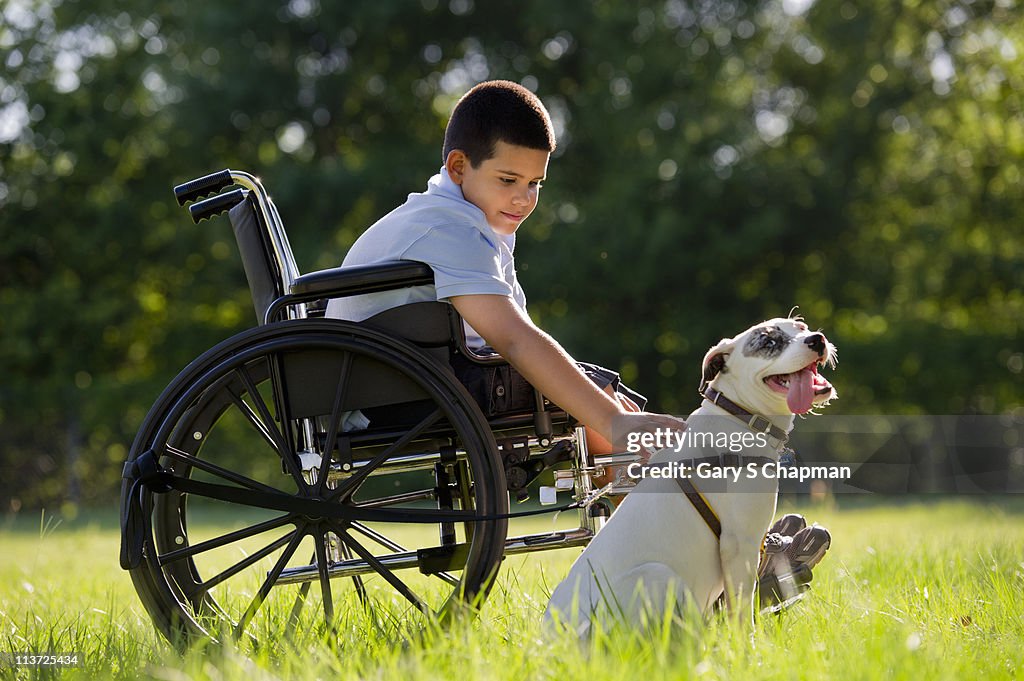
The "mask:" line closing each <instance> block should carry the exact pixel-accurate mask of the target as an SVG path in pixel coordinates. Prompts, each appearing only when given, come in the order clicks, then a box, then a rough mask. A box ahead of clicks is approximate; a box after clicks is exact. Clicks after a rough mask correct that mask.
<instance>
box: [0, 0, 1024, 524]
mask: <svg viewBox="0 0 1024 681" xmlns="http://www.w3.org/2000/svg"><path fill="white" fill-rule="evenodd" d="M1021 19H1022V15H1021V12H1020V10H1019V9H1018V8H1017V6H1016V3H1015V2H1014V1H1012V0H997V1H995V2H972V1H968V0H940V1H936V2H920V3H918V2H905V3H893V2H889V1H883V0H865V1H864V2H813V0H803V1H797V0H788V1H782V2H779V1H777V0H771V1H767V0H766V1H763V2H729V1H726V0H714V1H712V0H696V1H683V0H668V1H658V2H654V1H647V0H641V1H639V2H630V3H623V2H615V1H613V0H592V1H589V2H574V3H550V2H526V3H484V2H473V1H472V0H451V1H450V2H440V1H437V0H423V1H422V2H419V3H417V2H397V1H375V2H369V1H367V2H346V3H321V2H318V1H317V0H293V1H291V2H266V3H250V4H248V5H246V4H238V3H235V6H234V7H232V8H228V7H226V6H224V4H223V3H193V2H185V1H184V0H176V1H158V2H138V1H136V0H121V1H118V2H113V1H112V0H87V1H83V2H71V1H67V2H63V3H59V2H58V3H54V2H37V1H35V0H7V1H6V2H5V3H4V4H3V8H2V10H0V62H2V63H3V70H2V72H0V236H2V238H0V358H2V359H3V365H2V371H3V374H2V378H0V508H2V509H5V510H6V509H10V510H17V509H19V508H22V507H31V506H33V505H38V504H41V503H49V504H53V503H57V502H61V501H68V502H71V503H81V502H87V503H88V502H95V501H98V500H104V499H109V498H111V494H112V493H113V490H114V489H115V488H116V486H117V484H118V479H119V471H120V463H121V462H122V461H123V459H124V456H125V454H126V451H127V447H128V446H129V444H130V441H131V438H132V436H133V434H134V431H135V429H136V428H137V426H138V424H139V422H140V421H141V419H142V418H143V416H144V414H145V412H146V410H147V409H148V407H149V405H150V404H151V403H152V402H153V401H154V400H155V399H156V397H157V396H158V395H159V393H160V391H161V390H162V388H163V386H164V385H166V384H167V382H168V381H169V380H170V379H171V378H172V377H173V376H174V375H175V374H176V373H177V372H178V371H179V370H180V369H181V368H182V367H184V366H185V365H186V364H187V363H188V362H189V361H190V360H191V359H192V358H194V357H195V356H196V355H198V354H199V353H201V352H202V351H203V350H205V349H206V348H208V347H210V346H212V345H213V344H214V343H216V342H217V341H219V340H222V339H224V338H227V337H228V336H230V335H232V334H233V333H235V332H237V331H239V330H241V329H244V328H246V327H248V326H251V325H253V324H254V323H255V317H254V315H253V309H252V305H251V302H250V299H249V295H248V291H247V289H246V285H245V278H244V275H243V273H242V269H241V265H240V261H239V258H238V255H237V252H236V247H235V244H234V241H233V238H232V235H231V230H230V228H229V227H228V225H227V224H226V222H225V221H223V220H221V221H213V222H204V223H203V224H201V225H199V226H194V225H192V223H191V221H190V220H189V219H188V217H187V215H186V214H185V213H184V212H183V211H181V210H180V209H178V208H177V207H176V205H175V204H174V201H173V197H172V195H171V193H170V188H171V186H172V185H174V184H176V183H178V182H182V181H184V180H187V179H190V178H192V177H195V176H198V175H202V174H205V173H207V172H210V171H214V170H218V169H220V168H225V167H230V168H235V169H243V170H249V171H250V172H253V173H255V174H258V175H259V176H261V177H262V179H263V180H264V182H265V184H266V185H267V187H268V188H269V189H270V191H271V192H272V193H273V195H274V198H275V201H276V202H277V204H278V207H279V209H280V212H281V214H282V216H283V217H284V220H285V223H286V225H287V226H288V231H289V235H290V240H291V243H292V245H293V247H294V248H295V250H296V254H297V258H298V261H299V265H300V267H301V268H302V270H303V271H312V270H315V269H320V268H326V267H331V266H335V265H337V264H338V263H340V262H341V260H342V258H343V257H344V254H345V252H346V249H347V248H348V246H349V245H350V244H351V243H352V242H353V241H354V240H355V238H356V237H357V236H358V235H359V233H360V232H361V231H362V230H363V229H365V228H366V227H367V226H369V225H370V224H371V223H372V222H373V221H374V220H376V219H377V218H379V217H380V216H382V215H383V214H385V213H386V212H387V211H389V210H390V209H392V208H393V207H395V206H396V205H398V204H399V203H401V202H402V201H403V200H404V197H405V196H406V195H407V194H408V193H410V192H414V191H421V190H422V189H423V188H424V187H425V184H426V181H427V179H428V178H429V177H430V175H432V174H433V173H434V172H436V171H437V169H438V168H439V167H440V164H441V140H442V135H443V130H444V124H445V121H446V117H447V114H448V112H449V111H450V108H451V106H452V105H453V104H454V102H455V101H456V99H457V98H458V97H459V96H460V95H461V94H462V93H463V92H464V91H465V90H466V89H467V88H468V87H470V86H471V85H473V84H475V83H476V82H478V81H481V80H485V79H489V78H507V79H511V80H515V81H518V82H520V83H523V84H524V85H526V86H527V87H529V88H530V89H532V90H534V91H536V92H537V94H538V95H540V97H541V98H542V99H543V101H544V102H545V103H546V104H547V106H548V108H549V109H550V111H551V114H552V118H553V120H554V123H555V126H556V131H557V135H558V140H559V147H558V150H557V152H556V154H555V158H554V159H553V160H552V163H551V165H550V168H549V178H548V182H547V183H546V185H545V188H544V190H543V193H542V198H541V206H540V208H539V209H538V210H537V212H536V213H535V214H534V216H533V217H531V218H530V220H529V221H528V222H527V223H526V224H525V225H524V226H523V228H522V229H521V231H520V239H519V244H518V247H517V260H518V262H519V270H520V277H521V280H522V281H523V284H524V286H525V288H526V291H527V295H528V297H529V300H530V310H531V313H532V315H533V317H534V318H535V320H536V321H537V322H538V323H539V324H540V325H541V326H542V327H543V328H544V329H546V330H548V331H549V332H551V333H552V334H553V335H554V336H555V337H556V338H558V339H559V340H561V341H562V343H563V344H564V345H565V347H566V348H567V349H568V350H569V351H570V352H571V353H572V354H573V355H575V356H576V357H578V358H580V359H587V360H591V361H596V362H600V363H603V364H605V365H607V366H610V367H615V368H618V369H619V370H620V371H621V372H622V374H623V376H624V377H625V378H626V380H628V381H629V382H630V383H631V384H633V385H634V386H635V387H636V388H638V389H639V390H640V391H642V392H644V393H646V394H647V395H648V396H649V397H650V398H651V399H652V407H653V408H655V409H657V410H660V411H667V412H675V413H685V412H688V411H690V410H691V409H692V408H693V407H694V406H695V405H696V402H697V399H698V398H697V396H696V392H695V390H696V386H697V379H698V368H699V362H700V359H701V357H702V356H703V353H704V352H705V350H706V349H707V348H708V347H710V346H711V345H713V344H714V343H715V342H717V340H718V339H719V338H721V337H722V336H731V335H733V334H734V333H737V332H738V331H740V330H742V329H743V328H746V327H747V326H749V325H750V324H751V323H753V322H755V321H758V320H760V319H763V318H766V317H772V316H779V315H785V314H788V313H789V312H790V311H791V310H792V309H793V308H795V307H798V313H799V314H802V315H803V316H804V317H805V318H806V320H807V321H808V322H809V323H810V324H811V325H812V326H815V327H820V328H822V329H823V330H825V332H826V333H827V334H828V336H829V338H830V339H831V340H832V341H833V342H834V343H835V344H836V345H837V346H838V347H839V356H840V364H839V367H838V369H837V370H836V371H835V372H834V373H833V374H831V375H830V378H831V379H832V381H833V383H834V384H835V385H836V387H837V388H838V390H839V393H840V395H841V398H840V400H839V401H838V402H837V403H836V404H835V405H833V407H831V409H832V411H833V412H834V413H845V414H902V415H912V414H980V415H986V414H1002V415H1007V416H1008V417H1009V418H1016V419H1021V418H1024V416H1022V410H1021V402H1022V389H1021V386H1022V376H1021V374H1022V371H1024V346H1022V343H1021V341H1020V330H1021V325H1022V321H1021V320H1022V318H1024V292H1022V291H1024V229H1022V227H1021V224H1020V214H1019V213H1020V208H1021V206H1022V205H1024V204H1022V201H1021V199H1022V198H1024V197H1022V188H1021V167H1022V159H1024V118H1022V93H1024V62H1022V60H1021V59H1020V56H1021V53H1022V51H1024V21H1022V20H1021ZM1011 444H1012V443H1011ZM1018 447H1019V444H1018Z"/></svg>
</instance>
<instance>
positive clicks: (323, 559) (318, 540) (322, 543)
mask: <svg viewBox="0 0 1024 681" xmlns="http://www.w3.org/2000/svg"><path fill="white" fill-rule="evenodd" d="M313 546H314V547H315V549H316V571H317V573H318V575H319V577H320V597H321V600H322V601H323V606H324V624H326V625H327V628H328V629H330V628H331V625H332V624H333V622H334V596H333V595H332V593H331V573H330V567H331V566H330V565H328V564H327V535H326V533H325V532H324V529H323V527H322V526H321V527H318V528H317V530H316V534H315V535H314V536H313Z"/></svg>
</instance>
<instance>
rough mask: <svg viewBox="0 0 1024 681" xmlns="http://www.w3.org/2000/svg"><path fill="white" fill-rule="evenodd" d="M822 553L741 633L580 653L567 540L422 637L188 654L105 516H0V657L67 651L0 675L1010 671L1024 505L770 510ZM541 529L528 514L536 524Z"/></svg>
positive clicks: (930, 674) (510, 565)
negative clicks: (152, 612)
mask: <svg viewBox="0 0 1024 681" xmlns="http://www.w3.org/2000/svg"><path fill="white" fill-rule="evenodd" d="M785 510H798V511H801V512H803V513H805V515H807V516H808V517H809V519H811V520H817V521H819V522H820V523H821V524H823V525H826V526H827V527H829V529H830V530H831V531H832V534H833V546H832V550H831V551H830V552H829V555H828V556H827V557H826V559H825V561H824V562H823V563H822V564H821V566H819V568H818V569H816V571H815V580H814V589H813V590H812V592H811V595H810V596H809V597H808V598H807V599H805V600H804V601H803V602H801V603H799V604H798V605H797V606H796V607H794V608H792V609H791V610H789V611H787V612H786V613H784V614H783V615H781V616H778V617H767V618H761V619H760V620H759V621H758V624H757V626H756V629H755V631H754V634H753V636H748V635H747V634H744V633H742V632H740V631H738V630H737V629H736V628H735V627H732V626H730V625H729V623H728V622H727V621H724V620H717V619H713V620H712V621H710V622H708V623H707V625H701V626H694V625H693V624H692V623H685V622H676V623H674V624H672V623H670V624H669V625H666V626H659V627H654V628H653V630H648V631H643V632H638V631H630V630H625V629H620V630H615V631H611V632H608V633H606V634H604V635H601V636H599V637H597V638H596V639H595V640H593V641H591V642H590V643H589V644H587V645H586V646H580V645H578V644H576V643H575V641H572V640H570V639H569V638H568V637H553V636H551V635H549V634H546V633H545V632H543V631H542V629H541V614H542V612H543V609H544V605H545V602H546V598H547V594H548V593H549V592H550V590H551V588H552V587H553V586H554V584H555V583H556V582H557V580H558V579H559V578H560V577H561V576H563V575H564V574H565V572H566V571H567V569H568V567H569V564H570V563H571V562H572V560H573V559H574V558H575V556H576V555H578V553H579V550H578V549H575V550H574V549H569V550H561V551H554V552H548V553H539V554H534V555H530V556H527V557H516V558H512V559H509V560H507V561H506V563H505V565H504V566H503V569H502V574H501V577H500V580H499V583H498V584H497V586H496V587H495V589H494V591H493V592H492V594H491V597H490V598H489V600H488V601H487V603H486V604H485V606H484V608H483V612H482V614H481V615H480V616H479V617H478V618H476V619H472V620H468V621H466V622H460V623H458V624H456V625H455V626H453V627H450V628H448V629H444V630H442V629H436V628H429V629H428V630H427V631H420V630H419V629H413V628H411V627H402V626H401V625H400V624H399V625H398V626H397V627H393V628H392V629H390V630H382V629H381V627H380V625H379V621H377V622H376V623H375V622H371V621H370V620H369V618H368V616H367V615H365V614H363V613H362V612H360V611H358V609H353V611H352V612H350V613H348V614H343V615H342V616H341V617H340V620H341V621H340V624H339V631H340V634H339V636H338V637H337V638H325V637H323V636H319V637H318V636H315V635H311V634H306V635H303V636H300V637H298V638H287V637H285V636H283V635H280V636H279V635H277V632H268V633H266V634H265V635H264V636H263V637H262V638H261V643H260V644H259V645H258V646H253V645H249V644H246V645H244V646H242V645H238V646H233V645H220V646H213V645H207V646H198V647H196V648H194V649H192V650H191V651H190V652H188V653H187V654H185V655H184V656H182V655H180V654H179V653H177V652H176V651H174V650H173V649H172V648H170V647H169V646H168V645H167V644H166V643H165V642H164V641H163V639H162V638H161V637H160V636H159V635H158V634H157V633H156V632H155V631H154V629H153V626H152V625H151V624H150V622H149V619H148V617H147V615H146V613H145V612H144V610H143V608H142V606H141V605H140V603H139V601H138V598H137V596H136V594H135V591H134V589H133V587H132V584H131V581H130V579H129V577H128V575H127V573H125V572H122V571H121V570H120V569H119V567H118V564H117V555H118V530H117V526H116V518H115V516H114V513H112V512H111V513H98V512H94V513H86V514H82V515H81V516H80V517H78V518H76V519H75V520H67V519H61V518H59V517H56V516H51V515H49V514H33V515H30V514H26V513H22V514H20V515H19V516H18V517H7V518H5V519H2V520H0V652H3V653H11V652H15V651H20V652H42V651H53V652H71V651H75V652H78V653H79V654H80V655H81V656H82V661H83V666H82V667H80V668H76V669H67V670H61V671H53V670H45V671H38V670H30V669H27V668H16V667H13V666H11V665H10V664H9V663H8V662H4V663H3V665H4V666H0V678H3V679H8V678H69V679H74V678H125V679H135V678H154V679H165V680H167V681H177V680H179V679H210V680H211V681H213V680H217V681H219V680H221V679H242V678H244V679H247V680H250V681H258V680H262V679H289V680H291V679H296V680H303V679H320V678H325V679H326V678H331V679H398V678H403V679H509V680H511V679H516V680H521V679H531V680H532V679H591V678H593V679H616V678H641V679H645V681H653V680H654V679H675V678H679V679H686V678H701V679H719V678H721V679H758V678H787V679H820V678H837V679H875V678H878V679H882V678H884V679H900V678H904V679H969V678H985V679H990V678H996V679H999V678H1006V679H1010V678H1019V677H1020V676H1022V675H1024V499H1019V498H986V497H969V498H963V497H962V498H959V499H956V500H942V499H939V498H922V499H918V500H902V501H899V502H892V503H884V502H882V501H881V500H878V499H863V498H853V497H848V498H843V499H839V501H838V504H834V505H831V506H827V507H822V506H818V507H808V506H801V507H799V508H795V509H794V508H793V507H791V506H787V505H786V504H784V505H783V507H782V509H781V510H780V512H781V511H785ZM549 526H550V521H549V520H537V521H533V523H532V528H531V529H535V530H541V529H544V528H546V527H549Z"/></svg>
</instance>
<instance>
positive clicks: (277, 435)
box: [235, 366, 306, 489]
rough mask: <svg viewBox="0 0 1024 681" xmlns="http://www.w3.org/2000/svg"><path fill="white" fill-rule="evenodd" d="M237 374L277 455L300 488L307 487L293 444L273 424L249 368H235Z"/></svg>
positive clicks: (271, 416) (272, 418)
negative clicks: (296, 459) (266, 430)
mask: <svg viewBox="0 0 1024 681" xmlns="http://www.w3.org/2000/svg"><path fill="white" fill-rule="evenodd" d="M235 374H236V375H237V376H238V377H239V378H240V379H241V380H242V384H243V385H244V386H245V390H246V392H248V393H249V398H250V399H251V400H252V402H253V406H254V407H256V411H257V413H258V414H259V416H260V419H262V421H263V423H264V425H265V426H266V427H267V429H268V430H269V433H270V435H271V437H272V438H273V442H274V449H275V451H276V452H277V455H278V456H280V457H281V460H282V461H283V462H284V466H285V468H287V469H288V472H289V473H290V474H291V476H292V477H293V478H294V479H295V482H296V484H297V485H298V486H299V489H305V488H306V482H305V480H303V478H302V471H300V470H299V467H298V464H297V463H296V462H295V452H293V451H292V446H291V444H290V443H289V442H288V438H287V437H285V435H284V433H282V432H281V431H280V430H279V429H278V428H277V427H276V426H274V425H272V424H273V423H274V416H273V415H272V414H271V413H270V408H269V407H268V406H267V403H266V402H264V401H263V396H262V395H260V393H259V390H258V389H257V388H256V384H255V382H254V381H253V380H252V376H251V375H250V374H249V371H248V369H246V368H245V366H240V367H238V368H237V369H235Z"/></svg>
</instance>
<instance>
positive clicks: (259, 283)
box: [228, 194, 286, 324]
mask: <svg viewBox="0 0 1024 681" xmlns="http://www.w3.org/2000/svg"><path fill="white" fill-rule="evenodd" d="M228 217H229V218H230V220H231V228H232V230H234V233H235V241H236V242H238V252H239V254H240V255H241V256H242V268H243V269H244V270H245V278H246V279H247V280H248V281H249V292H250V293H251V294H252V304H253V307H255V308H256V320H257V324H263V322H264V319H265V318H266V314H267V309H268V308H269V307H270V304H271V303H273V302H274V301H275V300H277V299H278V298H280V297H281V296H283V295H284V294H285V293H286V291H284V290H283V289H282V286H283V284H284V282H283V281H282V280H283V277H282V276H281V275H282V273H281V268H280V265H279V264H278V263H276V262H274V260H273V258H271V257H270V254H271V253H272V252H273V251H272V248H271V245H270V243H269V234H268V232H267V229H266V227H265V226H264V225H261V224H260V220H259V218H258V216H257V212H256V205H255V203H254V200H253V198H252V194H249V195H248V196H246V197H245V199H243V200H242V201H241V202H240V203H239V204H238V205H236V206H235V207H234V208H232V209H231V210H230V211H229V212H228Z"/></svg>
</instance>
